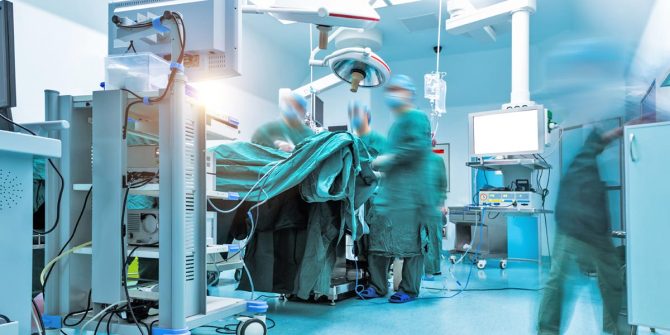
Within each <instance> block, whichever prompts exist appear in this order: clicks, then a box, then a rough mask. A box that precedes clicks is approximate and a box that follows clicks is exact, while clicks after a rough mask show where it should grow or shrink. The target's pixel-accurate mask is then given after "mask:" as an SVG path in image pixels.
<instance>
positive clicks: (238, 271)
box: [235, 269, 242, 281]
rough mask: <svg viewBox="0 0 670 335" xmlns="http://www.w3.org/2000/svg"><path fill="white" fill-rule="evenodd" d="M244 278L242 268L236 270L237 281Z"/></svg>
mask: <svg viewBox="0 0 670 335" xmlns="http://www.w3.org/2000/svg"><path fill="white" fill-rule="evenodd" d="M240 280H242V269H237V270H235V281H240Z"/></svg>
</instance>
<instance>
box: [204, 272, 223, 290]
mask: <svg viewBox="0 0 670 335" xmlns="http://www.w3.org/2000/svg"><path fill="white" fill-rule="evenodd" d="M219 275H220V273H219V271H207V285H208V286H219Z"/></svg>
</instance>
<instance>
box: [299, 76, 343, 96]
mask: <svg viewBox="0 0 670 335" xmlns="http://www.w3.org/2000/svg"><path fill="white" fill-rule="evenodd" d="M343 83H344V81H342V79H340V78H339V77H338V76H336V75H334V74H329V75H327V76H325V77H323V78H321V79H319V80H316V81H314V82H312V83H309V84H307V85H305V86H302V87H300V88H297V89H295V90H293V93H296V94H298V95H300V96H301V97H303V98H305V99H307V98H309V97H310V96H312V94H320V93H322V92H325V91H327V90H329V89H331V88H335V87H337V86H339V85H342V84H343Z"/></svg>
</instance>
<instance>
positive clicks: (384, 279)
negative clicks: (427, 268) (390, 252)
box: [368, 255, 424, 297]
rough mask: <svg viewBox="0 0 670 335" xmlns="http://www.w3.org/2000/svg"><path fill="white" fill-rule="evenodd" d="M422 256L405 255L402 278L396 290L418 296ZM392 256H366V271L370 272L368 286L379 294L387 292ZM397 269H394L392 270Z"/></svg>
mask: <svg viewBox="0 0 670 335" xmlns="http://www.w3.org/2000/svg"><path fill="white" fill-rule="evenodd" d="M423 258H424V257H423V256H414V257H405V258H403V265H402V280H401V281H400V285H399V286H398V291H403V292H405V293H407V294H408V295H409V296H412V297H417V296H419V291H420V289H421V273H423V271H422V270H423V263H424V259H423ZM393 260H394V258H393V257H385V256H380V255H369V256H368V272H370V286H371V287H373V288H374V289H375V291H377V294H379V295H380V296H385V295H387V294H388V284H389V282H388V274H389V267H390V266H391V263H393ZM395 270H397V269H394V271H395Z"/></svg>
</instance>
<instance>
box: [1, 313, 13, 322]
mask: <svg viewBox="0 0 670 335" xmlns="http://www.w3.org/2000/svg"><path fill="white" fill-rule="evenodd" d="M0 319H2V320H4V321H5V323H10V322H12V320H10V319H9V318H8V317H7V316H5V315H4V314H0Z"/></svg>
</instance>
